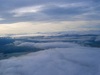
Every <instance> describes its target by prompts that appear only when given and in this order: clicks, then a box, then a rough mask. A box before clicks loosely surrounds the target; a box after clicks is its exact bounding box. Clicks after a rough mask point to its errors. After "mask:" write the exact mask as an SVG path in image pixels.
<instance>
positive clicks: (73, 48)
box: [0, 33, 100, 75]
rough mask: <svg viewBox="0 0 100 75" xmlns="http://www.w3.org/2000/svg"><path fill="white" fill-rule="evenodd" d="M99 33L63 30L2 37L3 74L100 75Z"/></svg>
mask: <svg viewBox="0 0 100 75" xmlns="http://www.w3.org/2000/svg"><path fill="white" fill-rule="evenodd" d="M99 37H100V35H89V34H88V35H87V34H85V35H76V34H73V35H72V34H71V35H68V34H65V33H60V34H57V35H56V34H53V35H46V34H43V35H38V36H20V37H18V36H17V37H9V38H8V37H5V38H0V41H1V42H0V59H1V60H0V75H100V60H99V57H100V39H99ZM25 52H26V53H25Z"/></svg>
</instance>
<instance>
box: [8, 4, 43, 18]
mask: <svg viewBox="0 0 100 75" xmlns="http://www.w3.org/2000/svg"><path fill="white" fill-rule="evenodd" d="M42 7H43V5H39V6H28V7H22V8H18V9H14V10H12V11H10V13H14V14H15V15H14V17H19V16H23V15H25V14H29V13H37V12H39V11H40V10H42Z"/></svg>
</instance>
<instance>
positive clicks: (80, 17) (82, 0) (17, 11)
mask: <svg viewBox="0 0 100 75" xmlns="http://www.w3.org/2000/svg"><path fill="white" fill-rule="evenodd" d="M75 30H76V31H77V30H78V31H86V30H100V0H0V34H22V33H36V32H59V31H75Z"/></svg>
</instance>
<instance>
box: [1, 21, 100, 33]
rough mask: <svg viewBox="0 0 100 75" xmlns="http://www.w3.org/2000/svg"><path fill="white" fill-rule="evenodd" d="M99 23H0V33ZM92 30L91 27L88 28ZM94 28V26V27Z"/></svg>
mask: <svg viewBox="0 0 100 75" xmlns="http://www.w3.org/2000/svg"><path fill="white" fill-rule="evenodd" d="M96 23H97V24H98V23H100V22H99V21H92V22H90V21H60V22H47V23H46V22H33V23H32V22H18V23H12V24H0V34H21V33H36V32H57V31H71V30H72V31H75V30H87V29H88V28H87V27H83V26H87V24H88V25H90V27H91V25H92V26H93V24H96ZM90 29H92V30H93V28H90ZM94 29H96V28H94Z"/></svg>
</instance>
